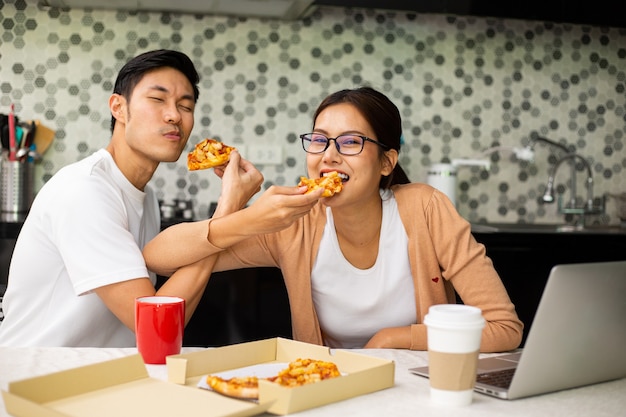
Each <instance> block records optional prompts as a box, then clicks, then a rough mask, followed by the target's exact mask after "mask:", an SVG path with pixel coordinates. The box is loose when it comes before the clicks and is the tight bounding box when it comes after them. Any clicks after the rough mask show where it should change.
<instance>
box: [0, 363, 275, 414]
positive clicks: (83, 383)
mask: <svg viewBox="0 0 626 417" xmlns="http://www.w3.org/2000/svg"><path fill="white" fill-rule="evenodd" d="M2 395H3V398H4V404H5V407H6V409H7V411H8V412H9V414H11V415H13V416H16V417H34V416H37V417H67V416H76V417H78V416H80V417H85V416H89V417H126V416H128V417H137V416H150V417H172V416H185V417H195V416H197V417H239V416H241V417H244V416H252V415H256V414H260V413H263V412H264V411H266V410H267V409H268V408H269V406H270V405H271V404H269V403H264V402H263V401H260V402H259V403H258V404H257V403H253V402H244V401H239V400H236V399H232V398H227V397H224V396H221V395H219V394H216V393H213V392H208V391H206V390H201V389H197V390H190V389H188V388H187V387H183V386H180V385H176V384H172V383H169V382H166V381H162V380H159V379H155V378H151V377H150V376H149V375H148V373H147V370H146V366H145V365H144V362H143V359H142V358H141V355H132V356H127V357H124V358H121V359H114V360H111V361H106V362H101V363H97V364H94V365H88V366H83V367H80V368H75V369H70V370H67V371H61V372H56V373H52V374H48V375H44V376H40V377H35V378H29V379H24V380H21V381H15V382H11V383H9V387H8V391H4V390H3V391H2Z"/></svg>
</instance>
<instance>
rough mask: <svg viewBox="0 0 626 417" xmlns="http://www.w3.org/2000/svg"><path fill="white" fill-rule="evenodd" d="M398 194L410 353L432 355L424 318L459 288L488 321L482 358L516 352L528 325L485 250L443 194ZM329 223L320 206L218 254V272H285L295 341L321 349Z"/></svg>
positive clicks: (416, 188)
mask: <svg viewBox="0 0 626 417" xmlns="http://www.w3.org/2000/svg"><path fill="white" fill-rule="evenodd" d="M392 190H393V192H394V195H395V198H396V201H397V203H398V209H399V212H400V217H401V219H402V222H403V224H404V227H405V229H406V232H407V235H408V238H409V257H410V264H411V273H412V276H413V282H414V286H415V303H416V307H417V317H416V318H415V322H416V323H417V324H414V325H412V326H411V349H414V350H426V349H427V342H426V326H425V325H424V324H422V323H423V321H424V316H425V315H426V314H427V313H428V308H429V307H430V306H431V305H433V304H442V303H454V302H455V294H454V292H455V290H456V292H457V293H458V294H459V296H460V297H461V299H462V300H463V302H464V303H465V304H468V305H473V306H476V307H479V308H480V309H481V310H482V312H483V316H484V317H485V320H486V321H487V325H486V326H485V329H484V331H483V335H482V342H481V351H482V352H499V351H507V350H511V349H515V348H517V347H518V346H519V344H520V342H521V338H522V328H523V324H522V322H521V321H520V320H519V319H518V317H517V314H516V312H515V307H514V306H513V304H512V303H511V300H510V298H509V296H508V294H507V292H506V289H505V288H504V285H503V284H502V281H501V280H500V277H499V276H498V274H497V273H496V271H495V269H494V268H493V264H492V262H491V260H490V259H489V258H488V257H487V256H486V254H485V247H484V246H483V245H482V244H479V243H477V242H476V240H475V239H474V237H473V236H472V234H471V231H470V225H469V223H468V222H467V221H466V220H464V219H463V218H462V217H461V216H460V215H459V214H458V212H457V211H456V209H455V208H454V206H453V205H452V203H451V202H450V200H448V199H447V198H446V197H445V196H444V194H442V193H441V192H439V191H437V190H435V189H434V188H432V187H430V186H428V185H426V184H421V183H412V184H406V185H397V186H394V187H392ZM325 224H326V214H325V210H324V206H322V205H321V204H318V205H317V206H316V207H315V208H314V209H313V210H312V211H311V212H310V213H309V214H308V215H307V216H305V217H304V218H302V219H300V220H299V221H297V222H296V223H294V224H293V225H292V226H291V227H289V228H287V229H285V230H282V231H280V232H277V233H272V234H268V235H260V236H257V237H254V238H251V239H248V240H246V241H244V242H241V243H239V244H237V245H235V246H233V247H231V248H229V249H227V250H225V251H223V252H220V254H219V260H218V262H217V264H216V266H215V269H214V270H215V271H224V270H230V269H238V268H246V267H254V266H277V267H279V268H280V269H281V271H282V274H283V277H284V280H285V285H286V288H287V292H288V295H289V302H290V306H291V319H292V327H293V337H294V339H296V340H300V341H304V342H308V343H314V344H320V345H321V344H323V339H322V332H321V329H320V326H319V322H318V319H317V314H316V312H315V307H314V305H313V299H312V295H311V270H312V269H313V265H314V262H315V257H316V255H317V252H318V248H319V245H320V241H321V238H322V233H323V231H324V226H325ZM209 239H210V223H209ZM215 250H216V251H219V250H220V249H219V248H215Z"/></svg>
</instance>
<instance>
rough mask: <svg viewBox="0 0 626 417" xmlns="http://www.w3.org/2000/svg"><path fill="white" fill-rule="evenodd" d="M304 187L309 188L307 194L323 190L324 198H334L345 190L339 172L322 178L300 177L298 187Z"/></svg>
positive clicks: (330, 173)
mask: <svg viewBox="0 0 626 417" xmlns="http://www.w3.org/2000/svg"><path fill="white" fill-rule="evenodd" d="M303 185H306V186H307V187H308V188H309V189H308V190H307V193H310V192H311V191H313V190H317V189H319V188H323V189H324V192H323V193H322V197H332V196H333V195H335V194H336V193H338V192H340V191H341V189H342V188H343V182H342V181H341V177H340V176H339V173H338V172H337V171H332V172H329V173H327V174H324V175H323V176H322V177H320V178H307V177H300V182H299V183H298V186H303Z"/></svg>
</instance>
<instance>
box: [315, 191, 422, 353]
mask: <svg viewBox="0 0 626 417" xmlns="http://www.w3.org/2000/svg"><path fill="white" fill-rule="evenodd" d="M381 197H382V198H383V219H382V225H381V230H380V241H379V245H378V258H377V259H376V263H375V264H374V265H373V266H372V267H371V268H369V269H359V268H356V267H354V266H353V265H352V264H350V262H348V261H347V260H346V259H345V258H344V256H343V254H342V253H341V249H340V247H339V241H338V240H337V233H336V231H335V224H334V221H333V216H332V211H331V209H330V207H329V208H327V209H326V214H327V221H326V226H325V228H324V234H323V236H322V241H321V243H320V248H319V251H318V254H317V258H316V260H315V265H314V266H313V271H312V272H311V285H312V290H313V302H314V303H315V310H316V311H317V316H318V319H319V321H320V327H321V328H322V332H323V335H324V343H325V344H326V345H328V346H330V347H334V348H362V347H363V346H365V344H366V343H367V342H368V341H369V340H370V339H371V337H372V336H374V334H375V333H376V332H378V331H379V330H380V329H383V328H386V327H401V326H408V325H410V324H415V322H416V316H417V314H416V306H415V295H414V285H413V279H412V277H411V268H410V265H409V256H408V236H407V234H406V231H405V230H404V225H403V224H402V221H401V220H400V215H399V213H398V206H397V204H396V199H395V198H394V196H393V192H392V191H391V190H385V191H383V190H381Z"/></svg>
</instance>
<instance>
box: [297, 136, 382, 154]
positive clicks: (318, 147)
mask: <svg viewBox="0 0 626 417" xmlns="http://www.w3.org/2000/svg"><path fill="white" fill-rule="evenodd" d="M300 139H302V148H304V150H305V151H306V152H308V153H324V152H325V151H326V149H328V146H329V145H330V141H331V140H334V141H335V147H336V148H337V152H339V153H340V154H342V155H358V154H360V153H361V151H363V147H364V146H365V142H372V143H375V144H377V145H378V146H380V147H381V148H383V149H384V150H386V151H387V150H389V149H390V148H389V146H387V145H385V144H384V143H380V142H378V141H376V140H374V139H370V138H368V137H365V136H361V135H341V136H337V137H336V138H328V137H326V136H324V135H322V134H321V133H305V134H303V135H300Z"/></svg>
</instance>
